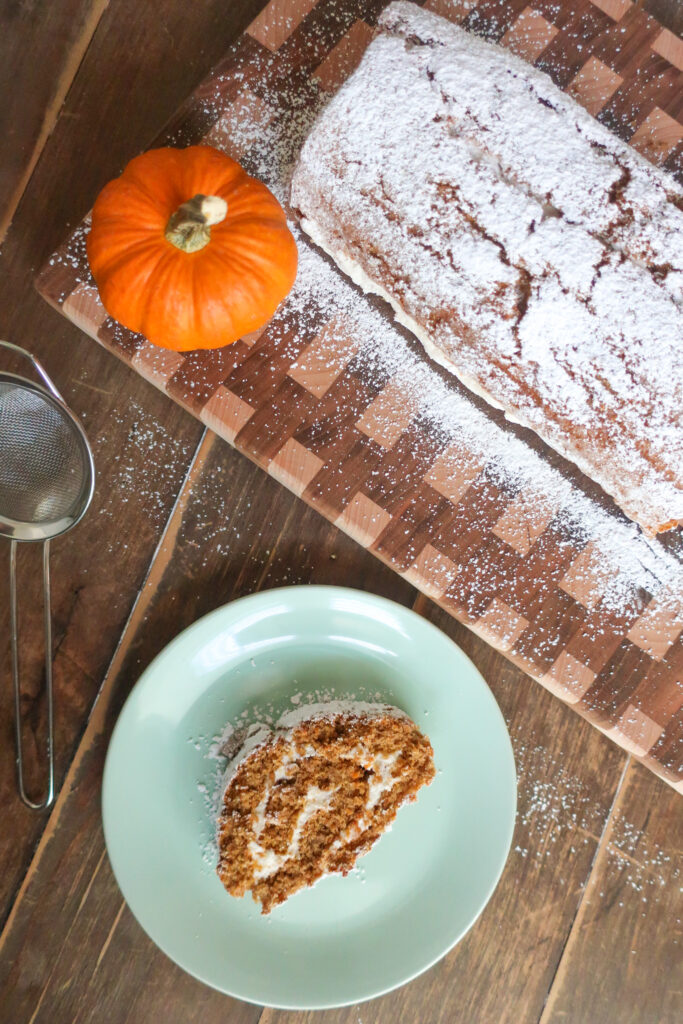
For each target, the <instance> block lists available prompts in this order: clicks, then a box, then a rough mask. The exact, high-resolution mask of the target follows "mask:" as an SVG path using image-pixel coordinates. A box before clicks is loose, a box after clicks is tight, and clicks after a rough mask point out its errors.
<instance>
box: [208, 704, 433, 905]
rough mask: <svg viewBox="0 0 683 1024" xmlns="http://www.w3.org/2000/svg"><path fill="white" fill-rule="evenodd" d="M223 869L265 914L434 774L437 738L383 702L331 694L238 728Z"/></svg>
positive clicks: (234, 890)
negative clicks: (272, 722)
mask: <svg viewBox="0 0 683 1024" xmlns="http://www.w3.org/2000/svg"><path fill="white" fill-rule="evenodd" d="M223 752H224V753H225V754H226V756H228V757H231V760H230V763H229V764H228V768H227V770H226V774H225V792H224V795H223V800H222V805H221V810H220V814H219V820H218V849H219V861H218V867H217V871H218V876H219V878H220V880H221V882H222V883H223V885H224V886H225V888H226V889H227V891H228V892H229V893H230V894H231V895H232V896H244V895H245V893H247V892H249V891H250V892H251V893H252V896H253V897H254V899H255V900H256V901H257V902H259V903H260V904H261V908H262V911H263V913H264V914H268V913H269V912H270V911H271V910H272V908H273V907H274V906H277V904H279V903H283V902H284V901H285V900H286V899H287V898H288V897H289V896H291V895H292V894H293V893H295V892H297V891H298V890H299V889H302V888H304V887H305V886H310V885H313V883H314V882H316V881H317V880H318V879H319V878H321V877H322V876H323V875H327V874H334V873H337V872H338V873H341V874H342V875H346V874H347V873H348V872H349V871H350V870H351V868H352V867H353V866H354V864H355V863H356V860H357V858H358V857H360V856H361V855H362V854H364V853H367V852H368V850H369V849H370V848H371V847H372V846H373V845H374V843H375V842H376V841H377V840H378V839H379V837H380V836H381V835H382V833H383V832H384V831H386V829H387V828H388V827H389V825H390V824H391V822H392V821H393V820H394V818H395V817H396V813H397V811H398V809H399V808H400V807H401V805H402V804H404V803H406V802H407V801H409V800H414V799H415V797H416V795H417V792H418V790H419V789H420V788H421V787H422V786H425V785H428V784H429V783H430V782H431V781H432V779H433V778H434V755H433V751H432V747H431V744H430V742H429V740H428V739H427V737H426V736H423V734H422V733H421V732H420V730H419V729H418V728H417V726H416V725H415V723H414V722H412V721H411V719H410V718H409V717H408V716H407V715H406V714H404V713H403V712H402V711H400V710H399V709H398V708H395V707H392V706H390V705H386V704H368V703H363V702H358V701H333V702H328V703H324V704H311V705H308V706H306V707H303V708H300V709H297V710H295V711H291V712H288V713H287V714H285V715H284V716H283V717H282V718H281V719H280V720H279V722H278V723H277V725H276V726H275V728H274V729H271V728H269V727H268V726H266V725H261V724H255V725H252V726H250V727H249V728H248V729H245V730H241V732H239V733H233V734H232V736H231V737H230V739H229V740H228V741H227V743H226V744H225V746H224V748H223Z"/></svg>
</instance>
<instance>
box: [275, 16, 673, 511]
mask: <svg viewBox="0 0 683 1024" xmlns="http://www.w3.org/2000/svg"><path fill="white" fill-rule="evenodd" d="M380 25H381V26H382V28H383V30H384V31H383V32H382V33H381V34H380V35H379V36H378V37H377V38H376V39H375V40H374V42H373V43H372V44H371V45H370V47H369V49H368V51H367V52H366V55H365V57H364V59H363V61H362V63H361V65H360V67H359V69H358V70H357V71H356V72H355V73H354V75H353V76H352V78H351V79H350V80H349V81H348V82H347V83H346V85H345V86H344V87H343V88H342V89H341V90H340V92H339V93H338V94H337V96H336V97H335V99H334V100H333V101H332V103H331V104H330V105H329V107H328V108H327V109H326V111H325V112H324V113H323V115H322V117H321V118H320V120H319V121H318V122H317V124H316V127H315V129H314V130H313V132H312V134H311V136H310V137H309V139H308V141H307V142H306V144H305V146H304V148H303V152H302V155H301V161H300V163H299V165H298V167H297V169H296V172H295V175H294V181H293V185H292V202H293V204H294V206H295V207H297V208H298V209H299V210H301V211H302V214H303V221H302V223H303V225H304V227H305V228H306V230H307V231H309V233H310V234H312V236H313V237H314V239H315V240H316V241H317V242H318V244H320V245H321V246H322V247H323V248H324V249H325V250H326V251H328V252H329V253H331V254H332V255H333V257H334V258H335V260H336V261H337V262H338V263H340V265H341V266H342V268H343V269H344V270H345V271H346V272H348V273H350V274H351V275H352V276H353V277H354V279H355V280H356V281H357V283H359V284H361V286H362V287H363V288H364V289H365V290H366V291H372V292H376V293H379V294H381V295H382V296H383V297H385V298H386V299H388V300H389V301H390V302H391V304H392V306H393V307H394V310H395V312H396V313H397V315H398V318H399V319H400V320H401V322H403V323H405V324H406V325H407V326H408V327H409V328H410V329H411V330H412V331H413V333H415V334H416V335H417V336H418V337H419V338H420V340H421V341H422V342H423V344H424V345H425V348H426V349H427V351H428V353H429V354H430V355H431V356H432V357H433V358H435V359H437V360H438V361H439V362H440V363H441V364H442V365H444V366H446V367H447V368H448V369H450V370H451V371H452V372H454V373H455V374H456V375H457V376H458V377H459V378H460V379H461V380H462V381H463V382H464V383H465V384H466V385H467V386H468V387H470V388H471V389H472V390H474V391H475V392H477V393H478V394H481V395H483V396H484V397H486V398H487V399H488V400H489V401H491V402H492V403H493V404H494V405H497V406H499V407H501V408H504V409H505V410H506V411H507V412H508V414H509V415H510V418H513V419H514V420H515V421H517V422H520V423H522V424H523V425H525V426H529V427H531V428H532V429H534V430H535V431H536V432H537V433H538V434H539V435H540V436H541V437H543V438H544V440H545V441H546V442H547V443H548V444H550V445H551V446H552V447H553V448H555V449H556V450H557V451H559V452H560V453H561V454H563V455H564V456H565V457H568V458H570V459H572V461H574V462H576V463H577V464H578V465H579V467H580V468H581V469H583V470H584V471H585V472H587V473H588V475H590V476H591V477H592V478H594V479H597V480H598V482H599V483H601V485H602V486H603V487H605V489H606V490H607V491H608V492H609V493H610V494H612V495H613V496H614V497H615V498H616V500H617V501H618V502H619V503H620V504H621V505H622V507H624V508H625V510H626V511H627V513H628V514H629V515H630V516H631V517H632V518H634V519H636V520H637V521H639V522H640V523H641V524H643V525H644V526H645V527H646V528H647V529H648V530H649V531H654V529H655V528H656V527H657V526H658V525H660V524H663V523H667V522H670V521H672V520H679V519H680V520H683V488H681V481H680V466H681V464H682V463H683V430H682V429H681V419H680V416H681V408H683V353H682V351H681V347H680V345H679V344H678V338H680V336H681V314H680V309H679V306H680V302H681V296H680V294H679V290H680V289H679V284H678V282H679V279H680V267H679V266H678V264H679V263H680V260H681V252H683V211H682V210H681V209H679V206H680V205H681V198H682V197H683V192H681V190H680V189H679V188H678V186H677V185H676V183H675V182H674V181H673V179H669V178H668V177H667V176H666V175H665V174H664V173H662V172H660V171H659V170H657V169H655V168H653V167H652V166H651V165H649V164H648V163H647V162H646V161H645V160H643V159H642V158H641V157H640V156H639V155H638V154H637V153H635V152H633V151H631V150H630V149H629V148H628V147H627V146H626V145H625V144H623V143H621V142H620V141H619V140H618V139H616V138H613V137H612V136H611V135H610V133H609V132H607V131H606V129H604V128H603V127H602V126H600V125H599V124H597V122H595V121H594V120H593V119H592V118H591V117H590V116H589V115H588V114H587V113H586V112H585V111H583V110H582V109H581V108H580V107H579V106H578V105H577V104H575V103H574V102H573V101H572V100H571V99H570V98H569V97H567V96H565V95H564V94H563V93H562V92H561V91H560V90H559V89H558V88H557V87H556V86H555V85H554V84H553V83H552V82H551V80H550V79H549V78H548V77H547V76H545V75H543V74H542V73H540V72H538V71H536V70H535V69H532V68H529V67H528V66H527V65H526V64H523V63H522V62H521V61H520V60H519V59H518V58H516V57H514V56H513V55H511V54H509V53H508V52H507V51H505V50H503V49H501V48H499V47H494V46H491V45H490V44H488V43H486V42H484V41H482V40H479V39H477V38H475V37H473V36H471V35H469V34H468V33H466V32H464V31H462V30H461V29H459V28H457V27H456V26H452V25H450V24H449V23H448V22H446V21H444V20H443V19H441V18H439V17H437V16H435V15H432V14H430V13H428V12H425V11H421V10H420V9H419V8H416V7H415V6H414V5H412V4H407V3H395V4H392V5H390V7H389V8H387V10H386V11H385V13H384V14H383V15H382V17H381V19H380ZM483 68H484V69H485V73H484V72H483V71H482V69H483ZM538 154H542V156H543V158H542V159H539V158H538ZM354 271H355V273H354Z"/></svg>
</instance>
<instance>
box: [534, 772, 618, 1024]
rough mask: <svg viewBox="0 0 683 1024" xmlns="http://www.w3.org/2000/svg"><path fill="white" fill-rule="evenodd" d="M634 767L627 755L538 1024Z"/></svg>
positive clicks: (546, 1020) (545, 1015)
mask: <svg viewBox="0 0 683 1024" xmlns="http://www.w3.org/2000/svg"><path fill="white" fill-rule="evenodd" d="M633 765H634V761H633V758H632V757H631V755H630V754H627V755H626V760H625V762H624V768H623V771H622V773H621V777H620V779H619V782H618V783H617V787H616V789H615V791H614V797H613V798H612V803H611V805H610V809H609V813H608V815H607V817H606V818H605V824H604V825H603V828H602V832H601V833H600V840H599V842H598V844H597V846H596V847H595V853H594V855H593V860H592V861H591V866H590V870H589V872H588V874H587V875H586V880H585V882H584V884H583V887H582V889H581V894H580V896H579V901H578V903H577V905H576V913H575V914H574V917H573V919H572V923H571V925H570V928H569V931H568V932H567V938H566V939H565V942H564V945H563V947H562V952H561V953H560V958H559V960H558V961H557V967H556V968H555V971H554V973H553V976H552V980H551V982H550V985H549V986H548V994H547V995H546V997H545V1000H544V1003H543V1009H542V1011H541V1015H540V1017H539V1018H538V1021H537V1024H550V1014H551V1013H552V1006H553V998H554V997H553V993H554V991H555V988H556V984H557V985H559V979H560V977H561V974H562V971H563V970H564V968H565V966H566V964H567V956H568V953H569V951H570V950H571V946H572V945H573V942H574V937H575V934H578V932H579V931H580V929H581V919H582V917H583V912H584V911H585V906H586V902H585V901H586V894H587V892H588V890H589V889H590V885H591V879H592V878H593V877H594V876H595V874H596V872H597V869H598V867H599V866H600V862H601V861H602V858H603V856H604V854H605V852H606V850H607V848H608V845H609V837H610V835H611V833H612V830H613V828H614V817H615V814H616V811H617V809H618V807H619V804H620V802H621V799H622V797H623V794H624V792H625V791H626V787H625V783H626V779H627V776H628V774H629V772H630V771H633Z"/></svg>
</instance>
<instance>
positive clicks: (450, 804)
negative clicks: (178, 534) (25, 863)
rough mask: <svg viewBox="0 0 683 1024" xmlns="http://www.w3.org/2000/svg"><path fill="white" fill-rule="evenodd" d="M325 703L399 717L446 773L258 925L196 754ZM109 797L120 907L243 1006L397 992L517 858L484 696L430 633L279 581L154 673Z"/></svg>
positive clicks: (501, 762)
mask: <svg viewBox="0 0 683 1024" xmlns="http://www.w3.org/2000/svg"><path fill="white" fill-rule="evenodd" d="M321 689H323V690H327V691H329V692H330V693H331V694H332V695H333V696H336V697H339V696H346V695H348V694H349V693H353V694H355V695H356V696H358V697H359V698H360V699H373V698H375V697H379V698H380V699H382V700H387V701H389V702H391V703H393V704H397V705H398V706H399V707H402V708H403V709H404V710H405V711H407V713H408V714H409V715H410V716H411V718H413V719H414V721H415V722H417V724H418V725H419V727H420V728H421V729H422V730H423V731H424V732H425V733H426V734H427V735H428V736H429V738H430V740H431V742H432V746H433V747H434V757H435V763H436V767H437V772H438V773H437V776H436V778H435V780H434V782H433V783H432V784H431V786H429V787H428V788H426V789H423V790H422V791H421V792H420V794H419V797H418V799H417V801H416V802H415V803H414V804H410V805H409V806H407V807H404V808H402V810H401V811H399V814H398V817H397V819H396V821H395V823H394V826H393V828H392V830H391V831H390V832H388V833H386V834H385V835H384V836H383V837H382V838H381V839H380V840H379V842H378V843H377V844H376V845H375V847H374V848H373V849H372V850H371V851H370V853H369V854H367V855H366V856H365V857H363V858H362V859H361V860H360V861H358V865H357V867H356V869H355V871H354V872H353V873H352V874H350V875H348V876H347V877H346V878H342V877H340V876H332V877H329V878H324V879H322V880H321V881H320V882H318V884H317V885H316V886H314V887H313V888H312V889H307V890H304V891H302V892H299V893H297V894H296V895H294V896H293V897H291V898H290V899H289V900H288V901H287V903H285V904H283V905H282V906H280V907H277V908H276V909H275V910H274V911H273V912H272V913H271V914H270V915H269V916H267V917H264V916H262V915H261V914H260V912H259V908H258V906H257V905H256V904H255V903H254V902H253V901H252V899H251V897H250V896H246V897H245V898H244V899H241V900H237V899H234V898H233V897H231V896H229V895H228V894H227V893H226V892H225V890H224V889H223V887H222V886H221V884H220V882H219V880H218V878H217V876H216V874H215V868H214V865H213V863H212V858H211V856H210V853H211V846H210V844H211V836H212V834H213V829H214V826H213V821H212V820H211V810H210V807H209V801H208V800H207V799H206V796H205V795H203V794H202V792H201V791H200V789H199V787H212V786H214V785H215V781H214V780H215V773H216V762H215V761H212V760H211V759H210V758H209V757H208V756H207V754H208V750H209V747H210V744H211V740H212V737H214V736H215V735H216V734H217V733H219V732H220V731H221V730H222V729H223V727H224V725H225V723H226V722H228V721H233V720H234V719H235V718H236V717H237V716H238V715H239V714H240V712H242V711H243V710H244V709H245V708H253V707H254V705H264V704H267V705H270V706H272V709H273V711H274V712H278V711H280V710H284V709H285V708H286V707H290V708H291V707H292V703H291V702H290V700H291V697H294V699H295V701H296V700H297V695H299V694H301V695H303V696H302V698H301V699H303V700H305V699H306V695H307V694H309V693H315V691H319V690H321ZM102 803H103V817H104V833H105V838H106V842H107V849H108V851H109V858H110V860H111V863H112V867H113V869H114V873H115V875H116V878H117V880H118V883H119V885H120V887H121V890H122V892H123V895H124V896H125V898H126V900H127V902H128V905H129V906H130V908H131V910H132V912H133V913H134V914H135V916H136V918H137V919H138V921H139V922H140V924H141V925H142V927H143V928H144V929H145V931H146V932H147V933H148V934H149V935H150V937H151V938H152V939H153V940H154V942H156V943H157V945H158V946H160V947H161V949H162V950H163V951H164V952H165V953H167V954H168V956H170V957H171V958H172V959H173V960H175V961H176V963H178V964H179V965H180V966H181V967H183V968H184V969H185V970H186V971H189V972H190V973H191V974H193V975H195V977H197V978H199V979H200V980H202V981H204V982H206V983H207V984H208V985H212V986H214V987H215V988H217V989H220V990H221V991H223V992H226V993H229V994H230V995H233V996H236V997H238V998H239V999H246V1000H248V1001H250V1002H255V1003H261V1004H265V1005H269V1006H277V1007H283V1008H287V1009H323V1008H325V1007H331V1006H342V1005H345V1004H348V1003H356V1002H359V1001H361V1000H364V999H370V998H372V997H373V996H377V995H380V994H382V993H383V992H387V991H389V990H390V989H393V988H396V987H397V986H398V985H402V984H403V983H404V982H406V981H409V980H410V979H411V978H414V977H415V976H416V975H417V974H420V972H421V971H424V970H426V968H428V967H429V966H431V965H432V964H433V963H434V962H435V961H436V960H438V959H439V958H440V957H442V956H443V955H444V953H446V952H447V951H448V950H449V949H450V948H451V947H452V946H453V945H454V944H455V943H456V942H457V941H458V939H460V938H461V937H462V936H463V935H464V934H465V932H466V931H467V930H468V928H470V927H471V925H472V923H473V922H474V920H475V919H476V918H477V916H478V915H479V914H480V912H481V911H482V909H483V907H484V906H485V904H486V902H487V900H488V899H489V897H490V896H491V893H492V892H493V889H494V888H495V885H496V883H497V881H498V879H499V877H500V874H501V871H502V869H503V865H504V863H505V859H506V856H507V853H508V849H509V847H510V841H511V838H512V829H513V824H514V816H515V766H514V760H513V755H512V748H511V746H510V739H509V736H508V733H507V730H506V727H505V723H504V721H503V717H502V715H501V713H500V711H499V710H498V706H497V704H496V702H495V700H494V698H493V696H492V695H491V692H490V691H489V689H488V687H487V686H486V683H485V682H484V680H483V679H482V678H481V676H480V675H479V673H478V672H477V670H476V669H475V668H474V666H473V665H472V663H471V662H470V661H469V659H468V658H467V657H465V655H464V654H463V653H462V651H461V650H459V648H458V647H456V646H455V644H453V643H452V642H451V641H450V640H449V639H448V638H447V637H446V636H445V635H444V634H443V633H442V632H441V631H440V630H438V629H437V628H436V627H434V626H432V625H431V624H430V623H428V622H426V621H425V620H424V619H422V618H420V617H419V616H418V615H416V614H415V613H414V612H411V611H408V610H407V609H406V608H403V607H402V606H401V605H398V604H394V603H393V602H391V601H386V600H384V599H382V598H379V597H374V596H373V595H371V594H365V593H361V592H359V591H355V590H345V589H342V588H336V587H313V586H309V587H290V588H287V589H283V590H271V591H267V592H264V593H259V594H255V595H253V596H252V597H246V598H243V599H242V600H239V601H235V602H233V603H232V604H229V605H226V606H225V607H223V608H219V609H218V610H217V611H215V612H212V613H211V614H210V615H207V616H206V617H205V618H203V619H200V620H199V621H198V622H196V623H195V624H194V625H193V626H191V627H190V628H189V629H186V630H185V632H184V633H181V634H180V636H178V637H177V638H176V639H175V640H174V641H173V642H172V643H171V644H169V645H168V647H166V649H165V650H163V651H162V652H161V654H160V655H159V656H158V657H157V658H156V659H155V661H154V662H152V664H151V665H150V666H149V668H148V669H147V671H146V672H145V673H144V674H143V675H142V677H141V679H140V680H139V682H138V683H137V685H136V686H135V688H134V690H133V692H132V693H131V695H130V697H129V698H128V700H127V702H126V705H125V707H124V709H123V711H122V712H121V716H120V718H119V720H118V722H117V725H116V728H115V730H114V734H113V736H112V740H111V744H110V746H109V752H108V755H107V762H106V766H105V772H104V785H103V798H102Z"/></svg>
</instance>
